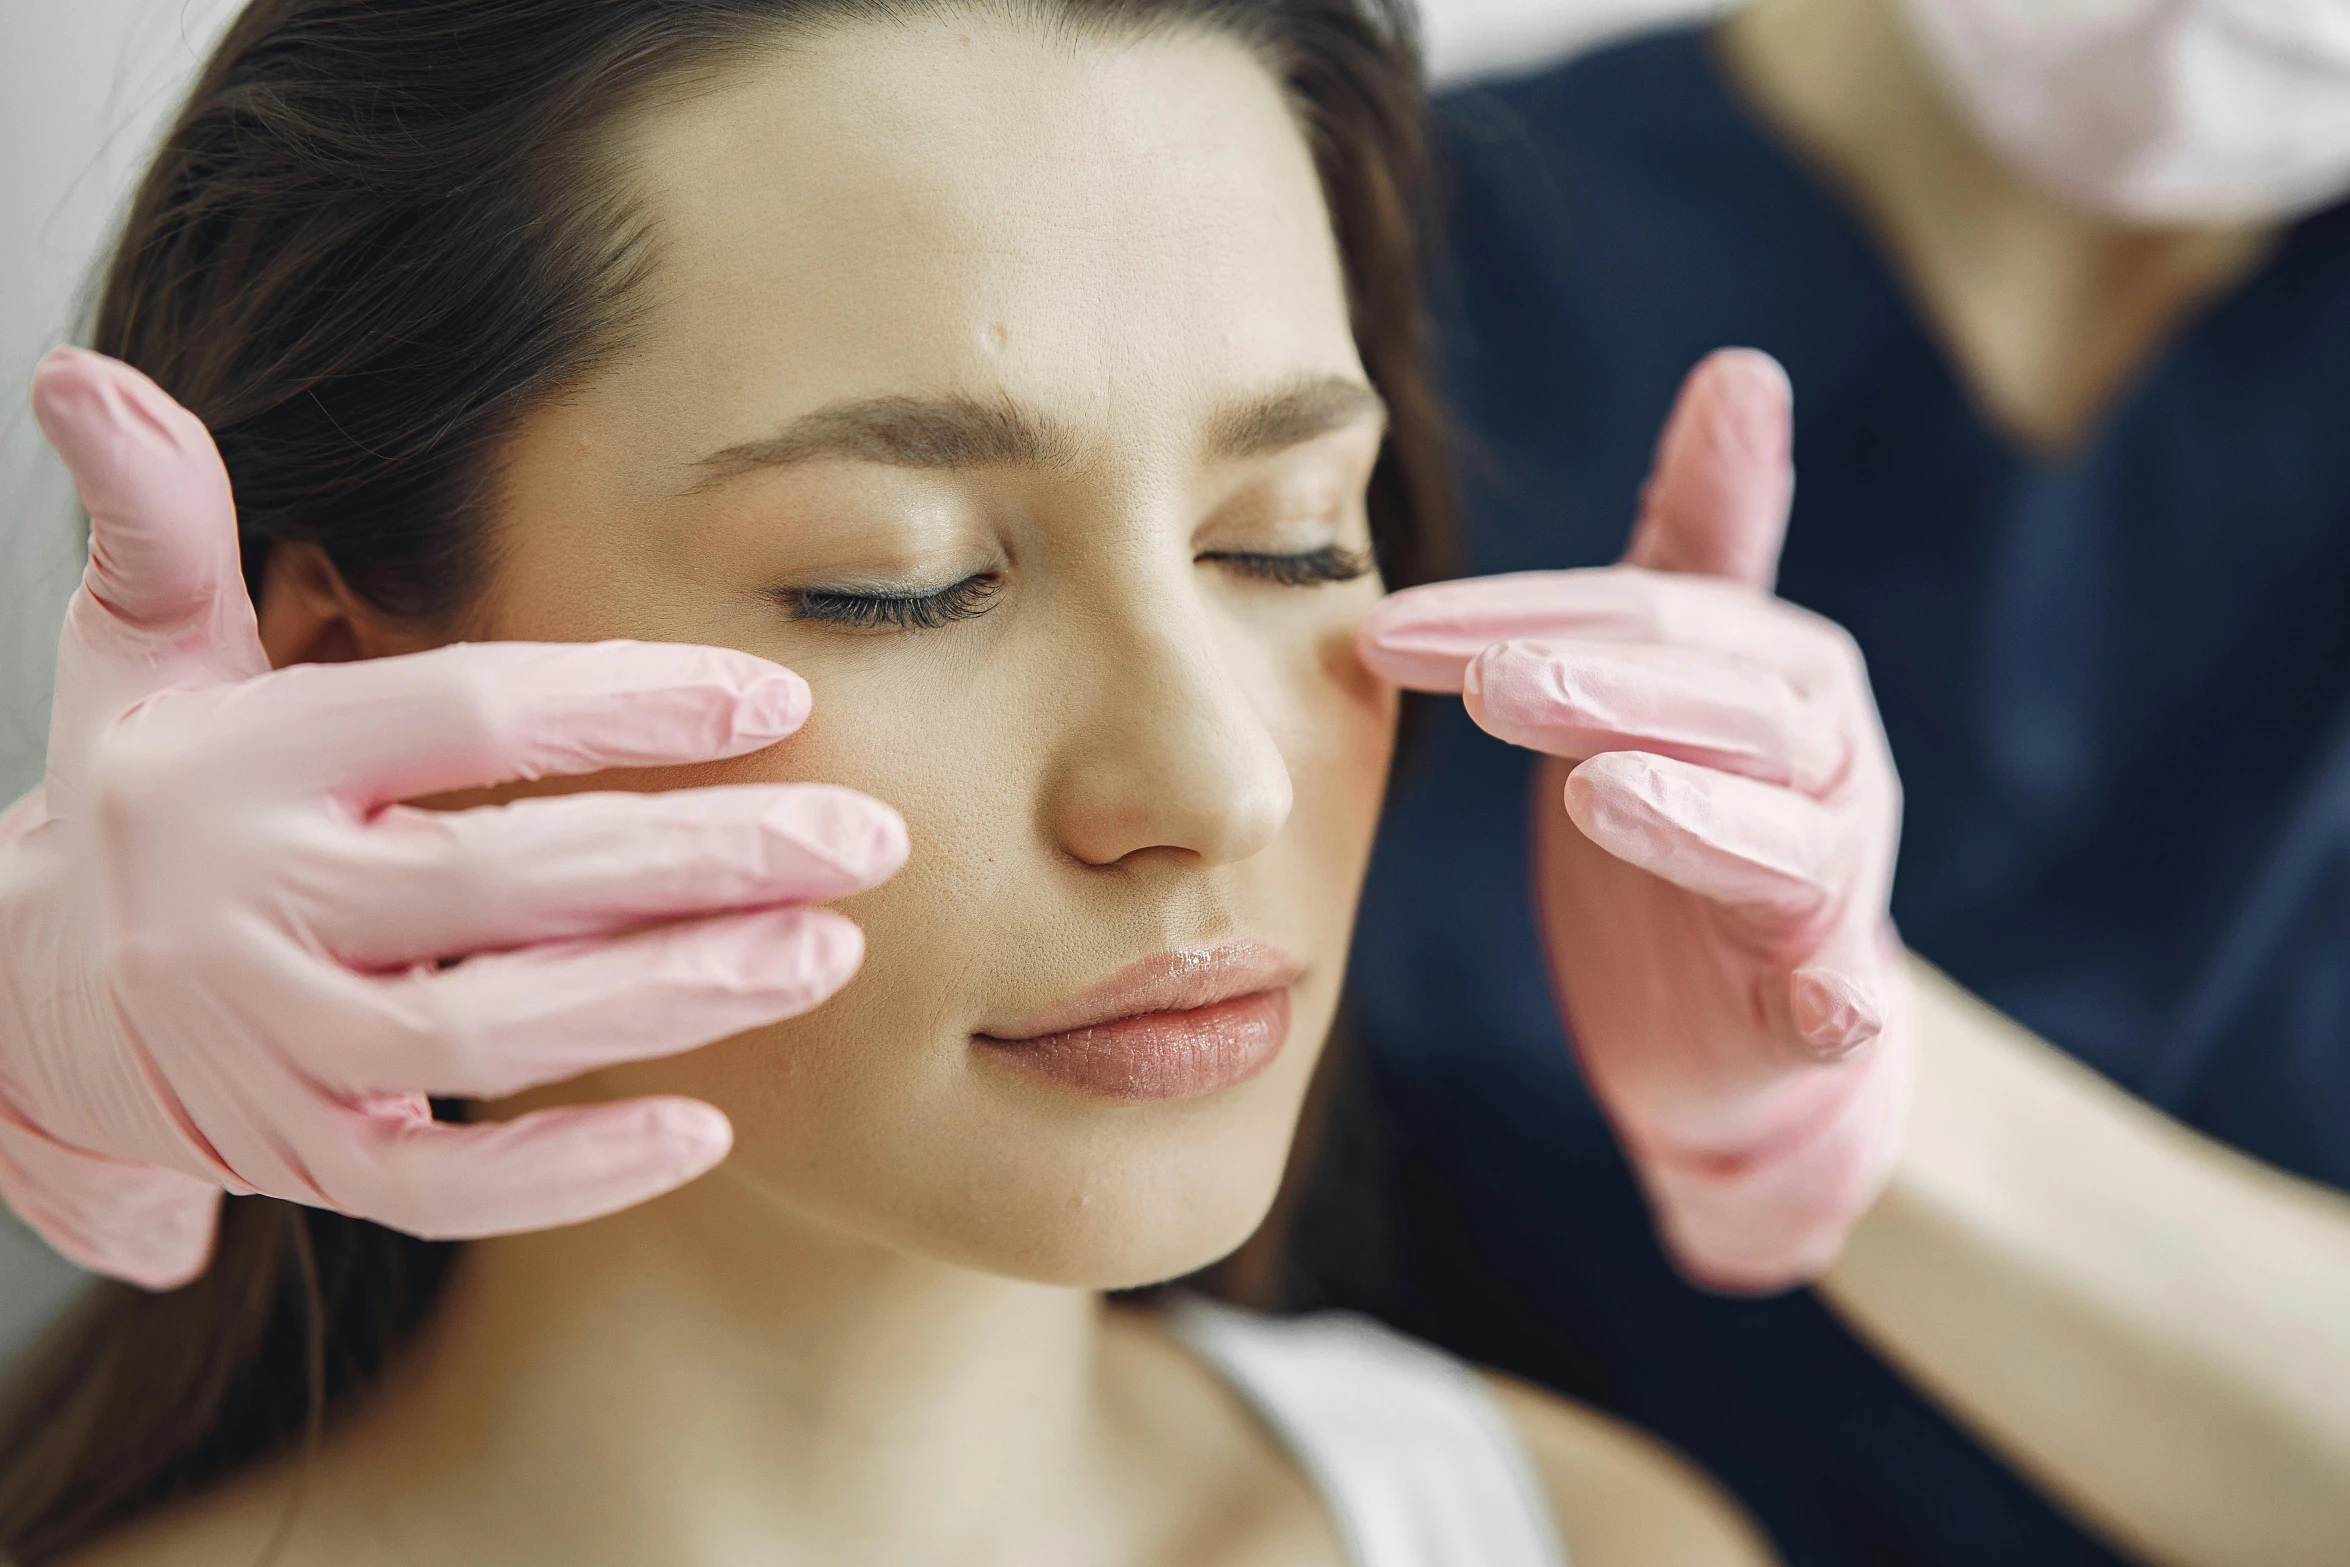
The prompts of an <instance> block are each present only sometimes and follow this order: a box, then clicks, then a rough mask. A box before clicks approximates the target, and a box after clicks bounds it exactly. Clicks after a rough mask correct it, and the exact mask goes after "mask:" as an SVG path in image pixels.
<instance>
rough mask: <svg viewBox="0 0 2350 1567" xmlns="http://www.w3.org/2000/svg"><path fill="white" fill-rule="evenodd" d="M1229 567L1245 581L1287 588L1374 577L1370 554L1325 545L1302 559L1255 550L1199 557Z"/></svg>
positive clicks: (1223, 551) (1310, 551)
mask: <svg viewBox="0 0 2350 1567" xmlns="http://www.w3.org/2000/svg"><path fill="white" fill-rule="evenodd" d="M1198 558H1199V559H1201V560H1203V561H1214V562H1215V563H1216V564H1218V565H1220V566H1229V567H1231V568H1232V569H1233V570H1235V571H1237V572H1239V573H1240V574H1241V575H1242V576H1245V577H1254V578H1256V579H1257V580H1258V581H1260V582H1271V583H1276V584H1278V585H1280V586H1282V587H1286V588H1310V587H1318V586H1320V585H1321V584H1322V583H1325V582H1352V581H1354V580H1355V579H1356V578H1357V577H1367V576H1369V575H1370V574H1371V566H1372V561H1371V552H1370V551H1369V550H1350V549H1348V548H1347V547H1346V546H1345V545H1343V544H1325V545H1323V546H1322V547H1321V548H1320V549H1318V550H1307V551H1306V552H1304V553H1303V554H1300V555H1275V554H1269V553H1263V552H1259V551H1256V550H1209V551H1207V552H1206V553H1204V554H1202V555H1201V556H1199V557H1198Z"/></svg>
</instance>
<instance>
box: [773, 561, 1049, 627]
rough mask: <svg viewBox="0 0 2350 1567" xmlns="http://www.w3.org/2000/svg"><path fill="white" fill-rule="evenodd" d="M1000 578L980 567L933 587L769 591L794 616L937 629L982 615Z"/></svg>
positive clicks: (844, 623) (859, 624) (1000, 584)
mask: <svg viewBox="0 0 2350 1567" xmlns="http://www.w3.org/2000/svg"><path fill="white" fill-rule="evenodd" d="M1003 587H1004V579H1003V578H1002V577H1001V576H1000V575H998V574H997V573H995V572H992V571H982V572H979V573H977V574H975V575H973V576H969V577H965V578H964V579H963V580H962V581H960V582H957V583H955V584H953V585H951V586H949V587H944V588H940V589H939V590H938V591H937V592H935V593H874V592H865V591H860V590H856V589H850V588H777V589H775V590H774V591H773V597H774V599H775V601H776V602H777V603H778V604H781V605H782V606H783V607H784V609H785V610H786V611H787V612H788V613H789V614H790V615H791V617H792V618H793V619H794V620H815V621H822V622H824V623H826V624H828V625H835V626H846V627H848V628H849V629H850V630H852V631H936V630H937V629H939V628H940V627H941V626H950V625H953V624H954V623H955V622H956V621H958V620H970V619H972V618H974V617H976V616H979V615H984V614H986V613H987V612H988V610H989V609H990V608H991V607H992V606H993V605H994V603H995V601H996V596H997V595H998V594H1000V593H1001V592H1002V591H1003Z"/></svg>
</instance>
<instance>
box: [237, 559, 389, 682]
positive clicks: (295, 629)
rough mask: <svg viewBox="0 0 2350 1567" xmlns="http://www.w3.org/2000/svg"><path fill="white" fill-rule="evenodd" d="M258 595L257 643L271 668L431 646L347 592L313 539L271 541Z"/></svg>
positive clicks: (378, 655) (336, 661)
mask: <svg viewBox="0 0 2350 1567" xmlns="http://www.w3.org/2000/svg"><path fill="white" fill-rule="evenodd" d="M258 597H259V600H260V602H259V603H258V604H257V605H256V606H255V608H256V612H257V614H258V616H259V619H260V623H261V647H262V651H264V652H265V653H267V654H268V655H269V663H270V667H271V668H273V669H282V668H284V667H285V666H286V665H288V664H344V663H349V662H350V661H351V660H353V659H360V658H383V657H385V656H387V655H389V654H393V653H414V652H418V651H420V650H422V649H424V648H427V647H430V646H432V645H433V644H432V642H431V641H430V640H429V639H426V638H423V637H419V636H417V635H415V634H414V633H413V632H410V631H406V630H404V629H402V628H400V627H398V626H395V625H394V624H393V623H392V622H391V621H389V620H388V619H386V618H385V616H384V614H383V612H382V611H381V610H378V609H376V608H374V607H373V606H371V605H369V604H368V603H367V602H366V601H365V600H363V599H362V598H360V597H359V595H358V594H356V593H354V592H352V591H351V588H350V585H349V584H348V583H346V582H344V581H343V574H342V573H341V572H339V571H337V570H336V569H335V563H334V562H333V561H331V560H329V559H328V558H327V554H326V551H324V550H322V549H320V548H319V547H318V546H317V545H315V544H308V543H278V544H272V545H271V546H270V547H269V556H268V559H267V561H266V562H265V563H264V564H263V566H262V568H261V591H260V593H259V595H258Z"/></svg>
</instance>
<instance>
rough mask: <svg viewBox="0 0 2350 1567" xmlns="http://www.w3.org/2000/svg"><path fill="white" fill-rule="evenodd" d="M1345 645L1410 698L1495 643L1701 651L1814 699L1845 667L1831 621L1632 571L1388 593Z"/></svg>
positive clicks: (1440, 687)
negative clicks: (1770, 672)
mask: <svg viewBox="0 0 2350 1567" xmlns="http://www.w3.org/2000/svg"><path fill="white" fill-rule="evenodd" d="M1355 640H1356V647H1357V649H1358V651H1359V652H1360V654H1361V656H1362V659H1363V662H1364V664H1365V665H1366V666H1368V667H1369V668H1370V670H1371V671H1372V673H1374V674H1376V675H1378V676H1379V677H1380V678H1381V679H1383V680H1386V681H1389V682H1390V683H1392V684H1395V685H1399V686H1402V687H1404V688H1406V689H1407V690H1413V691H1446V692H1457V691H1459V690H1460V689H1461V686H1462V683H1463V682H1464V681H1465V680H1466V679H1467V676H1468V666H1469V663H1470V661H1471V660H1473V659H1474V658H1476V656H1477V655H1478V654H1480V653H1482V652H1484V651H1485V649H1487V648H1489V647H1491V646H1492V645H1493V644H1494V643H1496V642H1526V641H1577V642H1612V643H1619V644H1646V645H1652V646H1666V647H1684V648H1700V649H1705V650H1708V651H1711V652H1716V653H1723V654H1728V655H1731V656H1734V657H1739V658H1746V659H1750V660H1752V661H1754V662H1756V663H1759V664H1764V665H1767V666H1769V667H1770V668H1773V669H1777V670H1779V671H1780V672H1781V673H1782V674H1784V675H1785V676H1786V677H1787V678H1788V679H1789V680H1791V681H1793V682H1794V683H1795V684H1796V685H1798V686H1799V687H1801V688H1803V689H1805V690H1817V691H1824V690H1828V689H1831V688H1833V686H1834V685H1836V684H1838V683H1840V682H1842V681H1843V680H1844V678H1845V677H1846V676H1847V675H1848V674H1849V672H1850V670H1851V669H1852V668H1853V667H1856V664H1855V661H1854V658H1853V652H1852V644H1851V639H1850V638H1849V637H1847V636H1846V635H1845V634H1844V633H1843V632H1842V631H1841V630H1840V629H1838V628H1837V627H1836V626H1835V625H1833V624H1832V623H1831V622H1828V621H1826V620H1823V619H1821V618H1820V617H1819V616H1817V615H1814V614H1811V613H1810V612H1809V611H1806V610H1802V609H1798V608H1796V607H1795V606H1794V605H1792V604H1788V603H1784V602H1782V601H1781V600H1778V599H1772V598H1766V597H1764V596H1762V595H1761V594H1758V593H1754V592H1752V591H1750V590H1748V589H1746V588H1744V587H1741V586H1739V585H1738V584H1736V583H1732V582H1725V581H1721V580H1718V579H1715V578H1710V577H1692V576H1671V575H1667V574H1665V573H1662V572H1655V571H1649V570H1646V569H1645V568H1642V567H1639V566H1604V567H1598V568H1592V569H1585V570H1578V571H1523V572H1513V573H1510V574H1508V575H1506V576H1497V577H1469V578H1464V579H1462V580H1460V581H1457V582H1435V583H1430V584H1428V585H1427V586H1425V587H1418V588H1406V589H1404V590H1403V591H1402V592H1400V593H1392V594H1389V595H1388V596H1387V597H1386V598H1385V599H1383V600H1382V601H1381V602H1380V603H1379V604H1378V605H1377V606H1376V607H1374V608H1373V609H1372V611H1371V612H1370V614H1368V615H1367V616H1365V617H1364V619H1363V625H1362V629H1361V631H1360V632H1359V633H1358V634H1357V636H1356V639H1355Z"/></svg>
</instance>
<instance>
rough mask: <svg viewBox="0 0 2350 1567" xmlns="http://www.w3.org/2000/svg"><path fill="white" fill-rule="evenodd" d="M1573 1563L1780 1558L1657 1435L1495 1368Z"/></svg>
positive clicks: (1716, 1563)
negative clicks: (1504, 1373) (1501, 1374)
mask: <svg viewBox="0 0 2350 1567" xmlns="http://www.w3.org/2000/svg"><path fill="white" fill-rule="evenodd" d="M1484 1377H1485V1381H1486V1384H1487V1385H1488V1386H1489V1387H1490V1388H1491V1389H1492V1390H1493V1394H1494V1397H1495V1398H1496V1399H1498V1400H1499V1401H1500V1403H1501V1407H1502V1409H1503V1411H1504V1412H1505V1413H1507V1414H1508V1415H1509V1417H1510V1419H1511V1421H1512V1422H1513V1423H1514V1424H1515V1425H1516V1426H1517V1428H1518V1433H1519V1435H1520V1436H1522V1437H1523V1438H1524V1439H1525V1442H1526V1451H1527V1456H1528V1457H1529V1458H1531V1459H1532V1460H1533V1464H1534V1472H1535V1474H1536V1476H1537V1477H1538V1478H1539V1479H1540V1480H1541V1481H1542V1483H1543V1486H1544V1487H1545V1489H1547V1490H1548V1492H1549V1493H1550V1503H1551V1508H1552V1511H1553V1512H1554V1513H1555V1514H1556V1516H1557V1518H1558V1525H1559V1535H1560V1537H1561V1538H1562V1539H1563V1540H1564V1541H1565V1542H1566V1546H1567V1554H1568V1556H1569V1558H1570V1559H1571V1560H1572V1561H1573V1562H1574V1564H1575V1567H1767V1564H1770V1563H1773V1562H1776V1561H1777V1560H1778V1558H1777V1557H1776V1556H1775V1555H1774V1554H1773V1553H1772V1551H1771V1548H1770V1546H1769V1545H1768V1544H1766V1543H1765V1542H1764V1540H1763V1537H1762V1534H1761V1532H1760V1531H1759V1530H1757V1529H1756V1528H1755V1526H1754V1524H1753V1523H1752V1522H1751V1521H1750V1520H1749V1519H1748V1518H1747V1516H1746V1514H1745V1513H1744V1512H1743V1511H1742V1510H1741V1509H1740V1508H1739V1506H1738V1504H1737V1503H1736V1502H1734V1501H1732V1500H1731V1499H1730V1496H1729V1494H1728V1493H1727V1492H1725V1491H1724V1490H1723V1489H1722V1488H1721V1487H1720V1486H1718V1485H1716V1484H1715V1483H1714V1482H1713V1481H1712V1480H1710V1479H1709V1478H1707V1477H1706V1475H1705V1474H1704V1473H1703V1472H1702V1471H1700V1470H1699V1469H1698V1468H1697V1467H1696V1466H1695V1465H1694V1464H1692V1463H1690V1462H1689V1460H1687V1459H1685V1458H1683V1457H1681V1456H1680V1455H1679V1454H1678V1453H1675V1452H1674V1451H1673V1450H1672V1449H1671V1448H1669V1447H1667V1446H1665V1445H1664V1444H1663V1443H1662V1442H1660V1441H1658V1440H1656V1439H1655V1438H1654V1437H1651V1436H1647V1435H1644V1434H1643V1433H1641V1432H1639V1431H1637V1430H1635V1429H1633V1428H1632V1427H1631V1426H1628V1425H1626V1424H1624V1423H1623V1422H1622V1421H1620V1420H1617V1419H1615V1418H1614V1417H1613V1416H1610V1415H1603V1414H1601V1413H1600V1412H1599V1411H1598V1410H1595V1409H1591V1408H1588V1407H1586V1406H1585V1405H1582V1404H1578V1403H1575V1402H1573V1401H1571V1400H1569V1399H1564V1398H1560V1397H1558V1396H1557V1395H1555V1394H1551V1393H1546V1392H1543V1391H1542V1390H1540V1389H1538V1388H1534V1387H1529V1386H1528V1385H1526V1384H1525V1383H1523V1382H1518V1381H1514V1380H1512V1379H1510V1378H1508V1377H1504V1376H1499V1375H1496V1374H1495V1373H1492V1372H1486V1373H1484Z"/></svg>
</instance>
